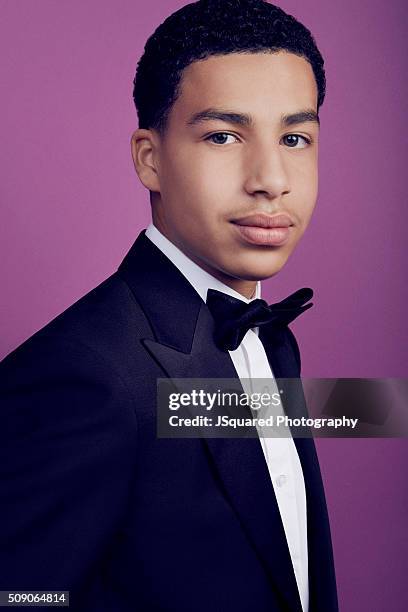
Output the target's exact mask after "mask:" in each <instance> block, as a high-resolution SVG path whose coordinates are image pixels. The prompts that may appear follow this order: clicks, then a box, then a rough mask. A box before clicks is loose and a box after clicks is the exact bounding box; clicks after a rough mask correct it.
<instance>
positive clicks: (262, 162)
mask: <svg viewBox="0 0 408 612" xmlns="http://www.w3.org/2000/svg"><path fill="white" fill-rule="evenodd" d="M248 157H249V159H247V160H246V163H245V167H246V179H245V184H244V188H245V190H246V192H247V193H249V194H250V195H255V194H262V195H264V196H265V197H267V198H268V199H275V198H279V197H280V196H282V195H284V194H287V193H289V192H290V185H289V177H288V173H287V169H286V168H285V163H284V159H283V152H282V147H281V146H280V145H279V144H277V145H272V144H271V143H270V142H269V143H265V144H263V145H260V144H258V145H257V147H256V148H255V149H254V150H253V151H251V153H250V155H249V156H248Z"/></svg>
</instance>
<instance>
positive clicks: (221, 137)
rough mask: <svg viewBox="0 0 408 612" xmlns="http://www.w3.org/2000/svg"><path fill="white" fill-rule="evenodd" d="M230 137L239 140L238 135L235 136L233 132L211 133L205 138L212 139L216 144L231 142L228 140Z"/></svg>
mask: <svg viewBox="0 0 408 612" xmlns="http://www.w3.org/2000/svg"><path fill="white" fill-rule="evenodd" d="M228 138H234V139H235V140H237V137H236V136H234V135H233V134H228V132H216V133H215V134H210V135H209V136H207V138H206V139H205V140H210V141H211V142H212V143H213V144H216V145H224V144H231V141H230V142H227V139H228Z"/></svg>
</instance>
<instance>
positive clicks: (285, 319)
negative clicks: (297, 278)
mask: <svg viewBox="0 0 408 612" xmlns="http://www.w3.org/2000/svg"><path fill="white" fill-rule="evenodd" d="M312 297H313V290H312V289H309V288H308V287H304V288H303V289H299V290H298V291H295V293H292V294H291V295H289V296H288V297H287V298H285V299H284V300H282V301H281V302H278V303H276V304H271V305H270V306H268V304H267V302H265V300H259V299H256V300H253V301H252V302H249V304H246V303H245V302H243V301H242V300H238V299H236V298H234V297H232V296H230V295H227V294H226V293H221V291H216V290H215V289H209V290H208V292H207V306H208V308H209V309H210V312H211V314H212V316H213V317H214V320H215V341H216V343H217V345H218V346H219V348H221V349H222V350H224V351H226V350H227V351H235V349H236V348H237V347H238V346H239V345H240V344H241V341H242V339H243V337H244V336H245V334H246V333H247V331H248V330H249V329H251V327H260V326H262V325H269V326H272V327H273V328H275V329H278V328H282V327H285V326H287V325H288V324H289V323H290V322H291V321H293V320H294V319H296V317H298V316H299V315H300V314H302V312H304V311H305V310H307V309H308V308H311V307H312V306H313V304H306V302H308V301H309V300H310V299H311V298H312Z"/></svg>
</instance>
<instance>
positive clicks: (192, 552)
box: [0, 232, 337, 612]
mask: <svg viewBox="0 0 408 612" xmlns="http://www.w3.org/2000/svg"><path fill="white" fill-rule="evenodd" d="M273 354H274V355H275V358H274V357H272V364H271V365H272V366H273V369H274V373H275V375H276V376H278V377H279V376H288V377H292V376H299V373H300V360H299V353H298V350H297V344H296V341H295V340H294V337H293V334H292V332H290V330H287V332H285V336H284V337H283V339H282V342H281V343H280V344H278V345H277V346H276V347H274V350H273ZM274 359H275V361H274ZM165 376H169V377H189V378H200V377H208V378H210V377H214V378H216V377H223V378H236V377H237V374H236V371H235V369H234V367H233V364H232V361H231V358H230V356H229V354H228V353H225V352H223V351H221V350H219V349H218V348H217V347H216V345H215V343H214V341H213V319H212V317H211V315H210V313H209V310H208V308H207V306H206V305H205V303H204V302H203V301H202V300H201V298H200V297H199V296H198V294H197V293H196V292H195V291H194V290H193V288H192V287H191V285H190V284H189V283H188V282H187V280H186V279H185V278H184V276H183V275H182V274H181V273H180V272H179V271H178V270H177V268H176V267H175V266H174V265H173V264H172V263H171V262H170V261H169V260H168V259H167V258H166V257H165V256H164V255H163V254H162V253H161V251H160V250H159V249H157V248H156V246H154V245H153V243H151V242H150V240H149V239H148V238H146V236H145V235H144V232H142V233H141V234H140V235H139V237H138V238H137V240H136V242H135V243H134V245H133V246H132V248H131V250H130V251H129V253H128V254H127V256H126V257H125V259H124V261H123V262H122V264H121V265H120V267H119V269H118V271H117V272H116V273H114V274H113V275H112V276H110V277H109V278H108V279H107V280H106V281H104V282H103V283H102V284H100V285H99V286H98V287H96V288H95V289H94V290H92V291H91V292H90V293H88V294H87V295H86V296H84V297H83V298H81V299H80V300H79V301H78V302H76V303H75V304H74V305H72V306H71V307H70V308H68V309H67V310H66V311H65V312H64V313H62V314H61V315H59V316H58V317H57V318H56V319H54V320H53V321H51V323H49V324H48V325H47V326H46V327H44V328H43V329H42V330H40V331H39V332H37V333H36V334H35V335H34V336H32V337H31V338H30V339H29V340H27V341H26V342H24V344H22V345H21V346H20V347H19V348H18V349H16V350H15V351H14V352H12V353H11V354H10V355H8V357H6V359H5V360H4V361H3V362H2V363H1V364H0V381H1V445H0V448H1V451H0V454H1V457H0V471H1V486H0V488H1V492H0V496H1V503H0V535H1V548H0V590H13V589H14V590H16V589H19V590H26V591H36V592H38V591H40V590H42V591H44V590H53V591H56V590H61V591H70V608H69V609H70V610H72V611H73V612H79V611H80V612H139V611H140V612H149V611H155V612H156V611H157V612H226V611H229V610H233V611H234V612H248V611H249V610H256V611H257V612H267V611H268V612H277V611H283V610H285V611H290V612H301V605H300V600H299V595H298V592H297V587H296V582H295V576H294V572H293V569H292V565H291V560H290V556H289V552H288V547H287V543H286V539H285V536H284V531H283V526H282V522H281V519H280V515H279V511H278V507H277V503H276V499H275V495H274V491H273V487H272V484H271V481H270V477H269V473H268V469H267V466H266V463H265V460H264V457H263V453H262V448H261V445H260V444H259V440H257V439H177V440H175V439H158V438H157V436H156V380H157V378H162V377H165ZM296 446H297V449H298V453H299V456H300V461H301V464H302V468H303V473H304V478H305V484H306V494H307V528H308V547H309V589H310V612H334V611H335V610H337V598H336V586H335V576H334V568H333V558H332V550H331V541H330V530H329V522H328V517H327V510H326V504H325V499H324V491H323V486H322V481H321V476H320V470H319V466H318V460H317V455H316V452H315V448H314V444H313V440H310V439H297V440H296ZM41 609H42V608H41ZM45 609H47V610H48V609H49V608H44V610H45Z"/></svg>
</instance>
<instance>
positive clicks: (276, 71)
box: [171, 52, 317, 121]
mask: <svg viewBox="0 0 408 612" xmlns="http://www.w3.org/2000/svg"><path fill="white" fill-rule="evenodd" d="M206 107H229V108H234V109H236V110H240V111H243V112H250V113H251V114H252V115H253V116H254V117H255V118H258V119H259V120H260V121H262V120H271V119H273V117H274V116H275V115H276V116H278V115H279V116H280V115H281V114H282V113H290V112H295V111H297V110H298V109H299V108H314V109H316V110H317V86H316V81H315V78H314V74H313V70H312V67H311V65H310V64H309V62H308V61H307V60H305V59H304V58H303V57H299V56H297V55H295V54H293V53H287V52H279V53H231V54H228V55H221V56H211V57H209V58H207V59H205V60H200V61H196V62H193V63H192V64H190V65H189V66H188V67H187V68H186V69H185V70H184V73H183V77H182V79H181V83H180V95H179V97H178V99H177V100H176V102H175V104H174V106H173V109H172V112H171V115H172V116H173V118H174V119H175V120H176V121H177V120H183V121H184V120H186V119H188V117H189V116H190V115H191V114H192V113H195V112H197V111H200V109H203V108H206Z"/></svg>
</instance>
